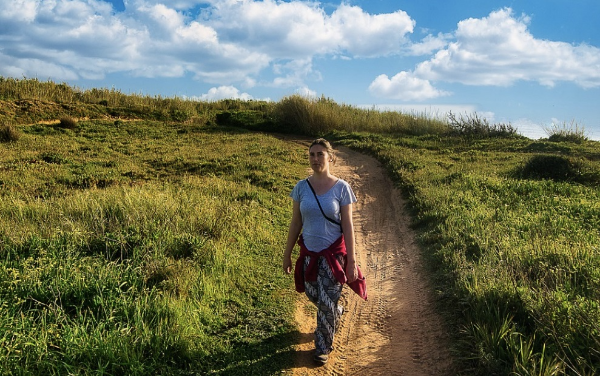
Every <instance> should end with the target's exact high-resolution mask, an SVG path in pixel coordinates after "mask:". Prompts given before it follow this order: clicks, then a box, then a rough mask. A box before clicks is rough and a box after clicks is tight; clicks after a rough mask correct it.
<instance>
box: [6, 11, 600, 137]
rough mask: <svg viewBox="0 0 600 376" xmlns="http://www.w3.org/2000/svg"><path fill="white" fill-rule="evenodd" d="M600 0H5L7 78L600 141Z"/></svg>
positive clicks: (537, 135)
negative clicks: (472, 118) (581, 132)
mask: <svg viewBox="0 0 600 376" xmlns="http://www.w3.org/2000/svg"><path fill="white" fill-rule="evenodd" d="M598 19H600V1H597V0H506V1H494V0H490V1H480V0H454V1H444V0H419V1H415V0H410V1H392V0H365V1H358V0H348V1H343V2H342V1H323V2H315V1H275V0H264V1H251V0H171V1H166V0H111V1H102V0H0V75H1V76H4V77H16V78H23V77H26V78H38V79H40V80H48V79H49V80H52V81H55V82H66V83H68V84H70V85H73V86H77V87H80V88H83V89H87V88H92V87H107V88H115V89H118V90H121V91H122V92H124V93H138V94H147V95H161V96H165V97H170V96H180V97H186V98H194V99H201V100H218V99H222V98H241V99H265V100H273V101H278V100H280V99H281V98H282V97H284V96H287V95H291V94H295V93H300V94H303V95H311V96H321V95H324V96H326V97H329V98H332V99H333V100H335V101H336V102H338V103H345V104H350V105H356V106H366V107H369V108H370V107H373V106H376V107H378V108H382V109H398V110H401V111H404V112H409V113H419V114H422V113H426V114H428V115H431V116H445V115H446V114H447V112H448V111H453V112H454V113H456V114H465V115H466V114H473V113H477V114H478V115H479V116H483V117H486V118H487V119H488V120H489V121H490V122H492V123H511V124H512V125H513V126H515V127H517V128H518V129H519V130H520V132H521V133H522V134H524V135H526V136H528V137H532V138H539V137H546V136H547V134H546V133H545V131H544V129H547V128H549V127H552V125H553V124H556V125H559V126H562V125H566V126H570V125H571V124H575V125H577V126H578V127H583V128H584V129H585V130H586V132H587V134H588V136H589V137H590V138H592V139H596V140H600V26H599V25H600V24H599V23H598V21H597V20H598Z"/></svg>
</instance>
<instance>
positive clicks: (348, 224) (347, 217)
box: [340, 204, 358, 283]
mask: <svg viewBox="0 0 600 376" xmlns="http://www.w3.org/2000/svg"><path fill="white" fill-rule="evenodd" d="M340 211H341V214H342V231H343V232H344V243H346V252H347V253H348V257H347V261H346V262H347V263H346V278H348V282H349V283H350V282H354V281H356V279H357V278H358V271H357V269H356V253H355V251H354V245H355V241H354V222H353V221H352V204H349V205H346V206H342V207H341V208H340Z"/></svg>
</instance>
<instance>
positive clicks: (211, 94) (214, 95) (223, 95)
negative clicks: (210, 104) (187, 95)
mask: <svg viewBox="0 0 600 376" xmlns="http://www.w3.org/2000/svg"><path fill="white" fill-rule="evenodd" d="M193 99H196V100H201V101H218V100H221V99H241V100H251V99H254V98H252V95H250V94H248V93H240V91H239V90H238V89H237V88H236V87H234V86H219V87H213V88H210V89H209V90H208V93H206V94H202V95H200V96H199V97H194V98H193Z"/></svg>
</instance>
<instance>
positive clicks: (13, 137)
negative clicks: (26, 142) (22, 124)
mask: <svg viewBox="0 0 600 376" xmlns="http://www.w3.org/2000/svg"><path fill="white" fill-rule="evenodd" d="M19 138H21V133H19V131H18V130H17V128H15V126H14V125H12V124H3V125H2V126H0V142H15V141H17V140H19Z"/></svg>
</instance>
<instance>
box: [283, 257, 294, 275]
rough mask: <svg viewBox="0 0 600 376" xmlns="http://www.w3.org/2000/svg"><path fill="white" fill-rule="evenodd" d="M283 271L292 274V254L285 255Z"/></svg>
mask: <svg viewBox="0 0 600 376" xmlns="http://www.w3.org/2000/svg"><path fill="white" fill-rule="evenodd" d="M283 271H284V272H285V273H286V274H290V273H291V272H292V257H291V256H286V255H284V256H283Z"/></svg>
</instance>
